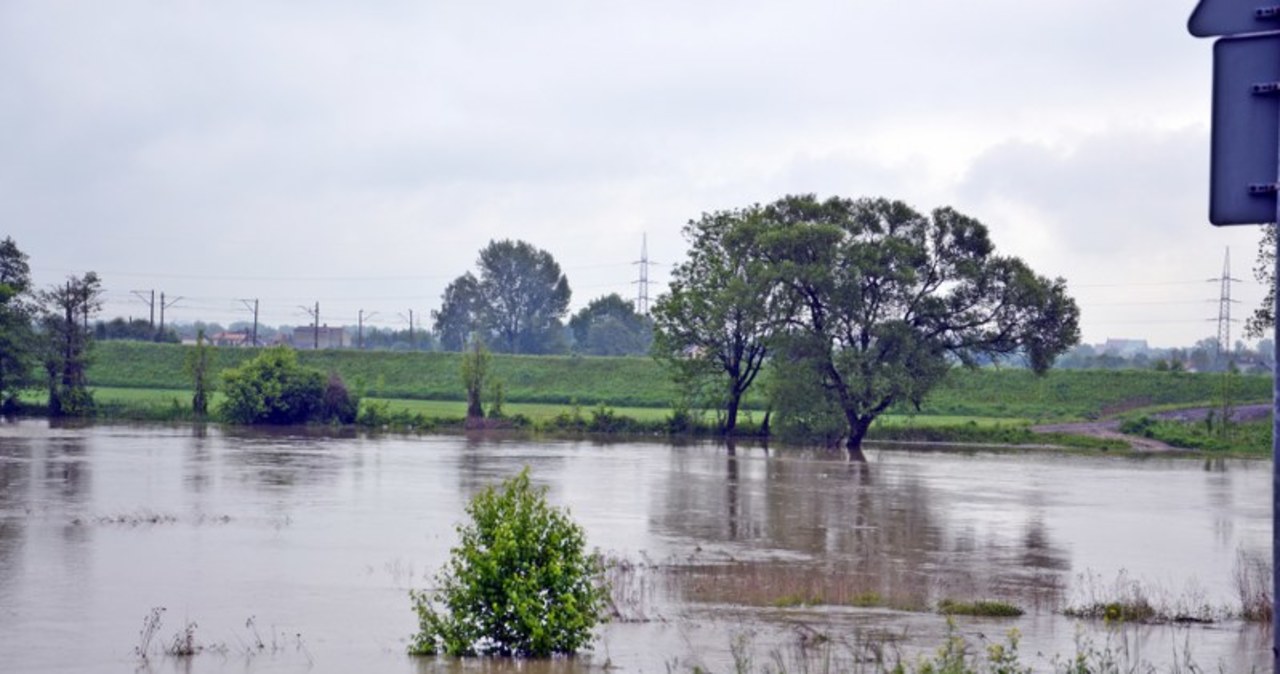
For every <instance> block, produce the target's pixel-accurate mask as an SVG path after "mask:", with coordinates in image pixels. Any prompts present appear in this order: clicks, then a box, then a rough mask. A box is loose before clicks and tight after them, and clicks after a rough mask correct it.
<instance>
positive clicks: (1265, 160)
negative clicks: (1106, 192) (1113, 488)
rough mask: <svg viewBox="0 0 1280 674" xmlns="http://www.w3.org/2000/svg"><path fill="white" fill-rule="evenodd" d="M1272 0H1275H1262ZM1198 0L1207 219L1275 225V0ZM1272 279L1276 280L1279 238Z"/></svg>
mask: <svg viewBox="0 0 1280 674" xmlns="http://www.w3.org/2000/svg"><path fill="white" fill-rule="evenodd" d="M1270 1H1271V2H1277V0H1270ZM1266 2H1267V0H1200V1H1199V4H1197V5H1196V8H1195V10H1194V11H1193V12H1192V13H1191V19H1190V20H1189V21H1188V22H1187V30H1189V31H1190V32H1191V34H1192V35H1194V36H1196V37H1215V36H1220V37H1221V39H1219V40H1218V41H1217V42H1216V43H1214V45H1213V134H1212V136H1213V141H1212V151H1211V154H1212V157H1211V160H1210V171H1209V172H1210V179H1209V221H1210V222H1212V223H1213V224H1215V225H1238V224H1261V223H1268V222H1270V223H1275V225H1276V226H1277V227H1280V198H1277V197H1278V196H1280V4H1265V3H1266ZM1276 252H1277V255H1276V268H1275V270H1274V271H1275V274H1276V276H1275V277H1274V280H1273V283H1276V282H1280V242H1278V243H1277V251H1276ZM1275 295H1276V303H1275V305H1274V306H1273V307H1272V311H1273V312H1274V313H1273V319H1274V320H1275V333H1274V339H1275V345H1276V346H1275V353H1274V354H1273V363H1274V364H1273V365H1272V371H1271V381H1272V389H1271V400H1272V403H1271V404H1272V414H1271V435H1272V441H1271V443H1272V444H1271V602H1272V604H1271V606H1272V615H1273V618H1272V620H1271V661H1272V671H1273V672H1276V674H1280V616H1275V601H1276V598H1277V597H1280V537H1278V536H1277V533H1280V532H1277V529H1280V292H1277V293H1275Z"/></svg>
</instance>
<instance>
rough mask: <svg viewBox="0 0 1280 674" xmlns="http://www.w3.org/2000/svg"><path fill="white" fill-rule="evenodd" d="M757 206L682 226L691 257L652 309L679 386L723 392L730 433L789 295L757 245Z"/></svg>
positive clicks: (660, 349) (659, 353) (658, 351)
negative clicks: (782, 290) (710, 382)
mask: <svg viewBox="0 0 1280 674" xmlns="http://www.w3.org/2000/svg"><path fill="white" fill-rule="evenodd" d="M763 215H764V214H763V211H762V209H761V208H760V207H757V206H753V207H750V208H744V209H737V210H727V211H718V212H714V213H704V214H703V215H702V217H701V218H700V219H698V220H691V221H690V222H689V223H688V224H687V225H686V226H685V228H684V236H685V238H686V239H687V240H688V242H689V257H688V259H687V260H685V261H684V262H682V263H680V264H679V265H677V266H676V267H675V269H674V270H672V273H671V284H670V286H669V287H668V289H667V292H665V293H663V294H662V295H660V296H659V297H658V299H657V301H656V302H655V303H654V307H653V321H654V343H653V353H654V356H655V357H657V358H658V359H659V360H660V361H662V362H664V363H665V364H667V365H668V366H669V367H670V368H671V369H672V370H674V372H675V376H676V378H677V380H678V381H680V383H681V385H682V386H684V387H687V388H690V389H702V388H703V385H704V384H705V383H706V380H707V378H708V377H710V378H713V379H714V380H716V381H717V382H718V383H717V384H715V385H713V386H712V387H711V390H713V391H716V390H718V391H719V392H720V395H719V396H718V399H716V400H713V401H712V402H713V403H714V404H716V405H718V406H719V407H720V408H721V409H723V411H724V417H723V422H722V429H723V431H724V432H725V433H730V434H731V433H733V432H734V430H735V429H736V427H737V423H738V410H739V408H740V407H741V405H742V399H743V396H744V395H745V394H746V392H747V390H748V389H750V388H751V385H752V384H754V383H755V381H756V377H757V376H758V375H759V374H760V370H761V368H762V367H763V366H764V363H765V358H766V356H767V355H768V353H769V347H768V343H769V339H770V337H771V336H772V335H773V334H774V332H775V330H776V329H777V328H778V327H779V326H780V325H782V323H783V321H784V319H785V317H786V314H787V312H788V304H787V303H788V298H787V297H785V296H784V295H783V294H782V293H780V292H778V291H777V289H778V288H777V284H776V282H775V281H774V276H775V274H774V273H773V271H772V270H771V269H770V268H769V267H768V266H767V265H766V260H765V258H764V255H763V254H762V252H761V251H760V250H759V248H758V233H759V232H760V230H761V229H762V228H763V227H764V225H765V223H764V222H763V219H762V218H763Z"/></svg>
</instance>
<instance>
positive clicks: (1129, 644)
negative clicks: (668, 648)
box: [667, 620, 1225, 674]
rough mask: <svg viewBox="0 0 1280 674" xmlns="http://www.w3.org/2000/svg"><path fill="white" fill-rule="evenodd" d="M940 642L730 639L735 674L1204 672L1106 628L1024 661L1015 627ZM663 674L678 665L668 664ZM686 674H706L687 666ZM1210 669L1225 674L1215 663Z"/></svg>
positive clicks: (880, 637)
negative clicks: (992, 635)
mask: <svg viewBox="0 0 1280 674" xmlns="http://www.w3.org/2000/svg"><path fill="white" fill-rule="evenodd" d="M947 625H948V629H947V634H946V636H945V637H944V639H943V642H942V643H941V644H940V645H938V646H937V647H936V648H935V649H933V650H932V651H929V652H926V653H921V654H918V655H914V656H911V655H906V654H904V653H903V652H902V650H901V644H900V642H899V640H898V639H899V637H894V636H892V635H888V634H883V633H881V634H875V633H859V634H856V635H855V636H854V637H853V638H851V639H844V638H833V637H830V636H828V635H823V634H820V633H816V632H813V631H812V630H798V631H797V633H796V637H795V639H793V641H792V642H791V643H789V644H784V645H782V646H777V647H773V648H770V649H768V650H767V652H766V653H765V655H764V656H763V657H761V656H760V655H759V654H758V653H757V651H756V648H755V644H754V642H753V635H751V634H749V633H748V634H741V635H738V636H736V637H734V638H733V639H732V640H731V642H730V652H731V655H732V657H733V669H734V673H735V674H1030V673H1031V672H1040V671H1052V672H1054V673H1055V674H1157V673H1163V672H1167V673H1168V674H1196V673H1201V672H1205V671H1209V670H1206V669H1205V668H1204V667H1202V666H1201V665H1199V664H1198V663H1196V662H1195V659H1194V657H1193V656H1192V654H1191V650H1190V646H1189V644H1184V645H1183V647H1182V648H1180V649H1179V648H1175V649H1174V652H1173V654H1172V655H1173V658H1172V661H1171V662H1169V663H1168V664H1167V665H1164V666H1163V667H1161V666H1157V665H1156V664H1154V663H1152V662H1150V661H1147V660H1144V659H1143V658H1142V657H1141V655H1140V647H1139V646H1140V644H1139V641H1138V639H1137V637H1136V636H1134V635H1133V634H1132V633H1131V632H1129V631H1126V630H1124V629H1122V628H1118V627H1111V628H1108V629H1107V633H1106V637H1105V639H1104V640H1103V641H1102V642H1101V643H1099V642H1097V641H1095V640H1094V639H1093V638H1091V637H1089V636H1088V635H1087V634H1085V633H1084V632H1083V631H1080V632H1077V634H1076V642H1075V652H1074V653H1071V654H1068V655H1065V656H1064V655H1062V654H1058V655H1054V656H1052V657H1049V656H1046V655H1044V654H1036V655H1035V656H1031V657H1029V656H1027V655H1026V654H1024V653H1022V652H1021V651H1020V650H1019V643H1020V638H1021V635H1020V634H1019V633H1018V630H1017V629H1011V630H1009V631H1008V632H1007V633H1005V635H1004V637H1003V639H1001V640H999V641H992V640H989V639H987V638H986V637H985V636H982V635H978V636H976V637H974V638H970V637H967V636H964V635H962V634H960V633H959V632H958V630H957V629H956V626H955V623H954V622H952V621H950V620H948V623H947ZM667 669H668V672H669V674H676V671H677V670H680V669H681V668H680V667H673V666H671V665H670V664H669V665H668V668H667ZM689 669H690V670H691V671H693V672H697V673H700V674H706V670H704V669H703V668H701V667H698V666H694V667H691V668H689ZM1216 671H1225V670H1223V669H1222V667H1221V666H1219V667H1218V668H1217V670H1216Z"/></svg>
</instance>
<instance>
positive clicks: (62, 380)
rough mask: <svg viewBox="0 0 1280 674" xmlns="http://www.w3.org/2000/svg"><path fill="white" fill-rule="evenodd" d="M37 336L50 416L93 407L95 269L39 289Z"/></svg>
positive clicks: (98, 291)
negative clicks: (91, 358)
mask: <svg viewBox="0 0 1280 674" xmlns="http://www.w3.org/2000/svg"><path fill="white" fill-rule="evenodd" d="M39 301H40V304H41V306H42V315H41V318H40V331H41V334H40V338H41V351H42V360H43V361H44V369H45V374H46V375H47V376H48V384H49V414H50V416H55V417H59V416H84V415H86V414H89V413H90V412H91V411H92V409H93V395H92V394H91V393H90V391H89V387H88V383H89V382H88V378H87V372H88V368H89V355H90V349H91V348H92V346H93V333H92V332H91V331H90V329H89V320H90V319H91V318H92V316H93V314H94V313H96V312H97V311H98V309H99V308H101V306H102V281H101V279H99V278H98V275H97V274H95V273H94V272H87V273H86V274H85V275H84V276H80V277H76V276H71V277H69V278H67V280H66V281H65V282H63V283H61V284H58V285H55V286H52V287H50V288H48V289H47V290H44V291H41V292H40V294H39Z"/></svg>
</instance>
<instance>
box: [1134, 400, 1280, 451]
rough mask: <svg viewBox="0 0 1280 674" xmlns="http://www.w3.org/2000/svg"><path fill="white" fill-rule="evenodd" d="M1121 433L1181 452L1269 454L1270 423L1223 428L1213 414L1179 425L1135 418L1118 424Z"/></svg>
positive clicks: (1182, 422) (1239, 424)
mask: <svg viewBox="0 0 1280 674" xmlns="http://www.w3.org/2000/svg"><path fill="white" fill-rule="evenodd" d="M1120 431H1121V432H1122V433H1128V434H1130V435H1137V436H1141V437H1144V438H1151V439H1154V440H1159V441H1160V442H1163V443H1165V444H1167V445H1170V446H1173V447H1179V448H1182V449H1193V450H1202V451H1206V452H1223V453H1233V454H1253V455H1260V456H1262V455H1267V456H1269V455H1270V454H1271V433H1272V427H1271V420H1270V419H1269V418H1268V419H1265V420H1260V421H1244V422H1236V421H1233V422H1230V423H1229V424H1227V425H1226V426H1225V427H1224V426H1223V424H1222V420H1221V418H1220V417H1219V416H1217V415H1215V414H1214V413H1213V411H1210V412H1208V413H1206V414H1205V417H1204V419H1203V420H1201V421H1178V420H1172V419H1155V418H1152V417H1150V416H1146V415H1143V416H1138V417H1134V418H1130V419H1126V420H1125V421H1124V422H1123V423H1121V424H1120Z"/></svg>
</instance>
